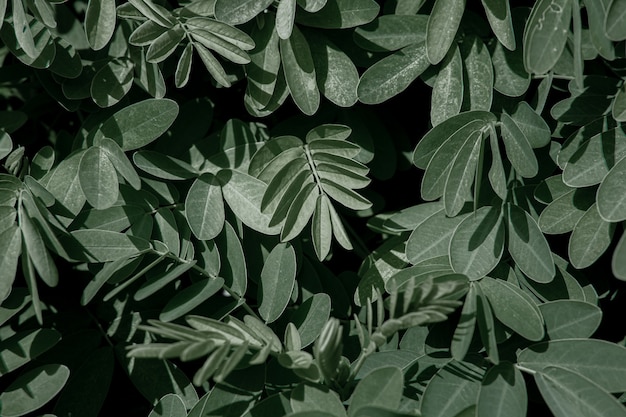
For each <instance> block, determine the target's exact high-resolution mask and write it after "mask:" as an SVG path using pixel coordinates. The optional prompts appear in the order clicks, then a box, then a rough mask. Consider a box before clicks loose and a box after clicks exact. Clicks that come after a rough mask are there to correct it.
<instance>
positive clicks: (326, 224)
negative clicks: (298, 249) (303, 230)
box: [311, 198, 333, 260]
mask: <svg viewBox="0 0 626 417" xmlns="http://www.w3.org/2000/svg"><path fill="white" fill-rule="evenodd" d="M332 229H333V227H332V223H331V219H330V212H329V209H328V199H325V198H318V199H317V202H316V206H315V211H314V212H313V220H312V223H311V238H312V240H313V247H314V249H315V253H316V254H317V258H318V259H319V260H323V259H325V258H326V256H327V255H328V253H329V252H330V245H331V243H332V239H333V235H332Z"/></svg>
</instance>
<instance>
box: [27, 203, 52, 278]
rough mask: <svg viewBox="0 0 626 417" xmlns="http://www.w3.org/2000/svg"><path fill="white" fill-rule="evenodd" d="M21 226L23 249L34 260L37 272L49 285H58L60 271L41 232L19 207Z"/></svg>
mask: <svg viewBox="0 0 626 417" xmlns="http://www.w3.org/2000/svg"><path fill="white" fill-rule="evenodd" d="M18 216H19V218H20V228H21V230H22V244H23V248H22V250H23V251H24V252H26V254H27V255H28V258H29V259H30V260H31V261H32V263H33V265H34V266H35V269H36V270H37V273H39V276H40V277H41V279H42V281H43V282H45V283H46V284H47V285H48V286H49V287H56V286H57V284H58V283H59V272H58V270H57V267H56V265H55V263H54V261H53V260H52V256H50V252H48V249H47V248H46V245H45V242H44V240H43V237H42V236H41V232H40V231H39V229H38V228H37V226H35V223H34V222H33V220H32V219H31V218H30V217H29V216H27V215H25V214H24V212H23V211H22V208H21V207H20V208H19V211H18Z"/></svg>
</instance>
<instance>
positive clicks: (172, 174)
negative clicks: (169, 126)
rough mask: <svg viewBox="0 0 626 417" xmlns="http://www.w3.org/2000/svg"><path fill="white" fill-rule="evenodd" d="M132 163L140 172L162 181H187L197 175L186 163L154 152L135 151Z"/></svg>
mask: <svg viewBox="0 0 626 417" xmlns="http://www.w3.org/2000/svg"><path fill="white" fill-rule="evenodd" d="M133 162H135V165H137V168H139V169H141V170H142V171H145V172H147V173H148V174H151V175H154V176H155V177H158V178H162V179H164V180H187V179H190V178H194V177H196V176H197V175H198V171H197V170H196V169H195V168H194V167H192V166H191V165H189V164H188V163H187V162H185V161H181V160H180V159H177V158H173V157H171V156H168V155H165V154H162V153H159V152H155V151H137V152H135V153H134V154H133Z"/></svg>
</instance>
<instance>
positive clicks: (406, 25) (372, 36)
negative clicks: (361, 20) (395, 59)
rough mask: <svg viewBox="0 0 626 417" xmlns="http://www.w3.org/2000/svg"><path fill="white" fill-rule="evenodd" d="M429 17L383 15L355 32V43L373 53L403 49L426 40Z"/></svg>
mask: <svg viewBox="0 0 626 417" xmlns="http://www.w3.org/2000/svg"><path fill="white" fill-rule="evenodd" d="M427 22H428V18H427V16H424V15H397V14H394V15H382V16H379V17H378V18H377V19H376V20H374V21H373V22H371V23H368V24H367V25H363V26H360V27H358V28H357V29H356V30H355V31H354V42H355V43H356V44H357V45H359V46H360V47H361V48H363V49H366V50H368V51H372V52H387V51H396V50H398V49H402V48H404V47H405V46H409V45H411V44H414V43H420V42H423V41H424V40H425V39H426V24H427Z"/></svg>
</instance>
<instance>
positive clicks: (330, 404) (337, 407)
mask: <svg viewBox="0 0 626 417" xmlns="http://www.w3.org/2000/svg"><path fill="white" fill-rule="evenodd" d="M289 402H290V404H291V408H292V410H293V411H294V412H298V411H313V410H316V411H322V412H326V413H328V414H329V415H332V416H336V417H345V416H346V409H345V408H344V406H343V404H342V402H341V400H340V399H339V395H337V393H336V392H335V391H333V390H330V389H329V388H327V387H325V386H323V385H314V384H311V383H306V382H303V383H300V384H298V386H297V387H296V388H294V389H293V391H291V395H290V399H289Z"/></svg>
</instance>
